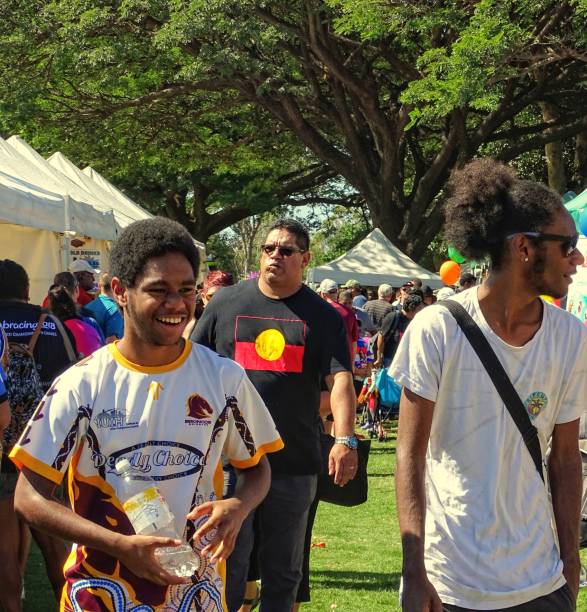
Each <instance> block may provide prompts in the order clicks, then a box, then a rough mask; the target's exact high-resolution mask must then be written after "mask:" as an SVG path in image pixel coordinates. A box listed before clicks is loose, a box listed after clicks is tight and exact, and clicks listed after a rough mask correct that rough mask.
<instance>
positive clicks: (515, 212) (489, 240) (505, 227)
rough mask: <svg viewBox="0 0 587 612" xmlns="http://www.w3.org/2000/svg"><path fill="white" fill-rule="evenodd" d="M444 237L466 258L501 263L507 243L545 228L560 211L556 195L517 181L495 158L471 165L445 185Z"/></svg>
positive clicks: (532, 183)
mask: <svg viewBox="0 0 587 612" xmlns="http://www.w3.org/2000/svg"><path fill="white" fill-rule="evenodd" d="M448 194H449V195H448V198H447V200H446V203H445V225H444V236H445V238H446V240H447V241H448V243H449V244H451V245H453V246H454V247H455V248H456V249H458V250H459V252H460V253H462V254H463V255H464V256H465V257H467V258H468V259H482V258H483V257H485V256H489V258H490V260H491V265H492V267H493V268H499V267H500V265H501V264H502V262H503V258H504V253H505V240H506V238H507V237H508V236H509V235H511V234H515V233H518V232H534V231H538V230H540V229H541V228H542V227H543V226H544V225H547V224H548V223H549V222H550V221H551V220H552V218H553V216H554V215H555V213H556V212H557V210H559V209H560V208H561V206H562V203H561V199H560V196H559V195H558V194H557V193H555V192H554V191H552V190H551V189H549V188H548V187H546V186H545V185H541V184H540V183H535V182H533V181H527V180H521V179H519V178H518V177H517V175H516V173H515V172H514V171H513V170H511V169H510V168H508V167H507V166H505V165H504V164H502V163H500V162H497V161H495V160H493V159H488V158H486V159H479V160H475V161H472V162H471V163H469V164H467V165H466V166H464V167H463V168H462V169H461V170H457V171H456V172H455V173H454V174H453V176H452V177H451V179H450V181H449V184H448Z"/></svg>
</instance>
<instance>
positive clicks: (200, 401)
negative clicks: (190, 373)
mask: <svg viewBox="0 0 587 612" xmlns="http://www.w3.org/2000/svg"><path fill="white" fill-rule="evenodd" d="M213 413H214V410H212V406H210V404H209V403H208V402H207V400H205V399H204V398H203V397H202V396H201V395H199V394H198V393H194V394H193V395H190V396H189V397H188V399H187V402H186V411H185V414H186V416H187V417H190V418H191V419H197V420H199V421H202V420H209V419H210V417H211V416H212V414H213Z"/></svg>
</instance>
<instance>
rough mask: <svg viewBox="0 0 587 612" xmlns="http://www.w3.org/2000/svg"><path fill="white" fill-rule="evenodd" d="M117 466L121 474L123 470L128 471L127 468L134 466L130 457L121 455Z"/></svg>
mask: <svg viewBox="0 0 587 612" xmlns="http://www.w3.org/2000/svg"><path fill="white" fill-rule="evenodd" d="M115 467H116V471H117V472H118V473H119V474H122V473H123V472H126V471H127V470H130V469H131V467H132V466H131V464H130V461H129V460H128V459H125V458H124V457H121V458H120V459H118V460H117V461H116V464H115Z"/></svg>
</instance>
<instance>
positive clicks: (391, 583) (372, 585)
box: [312, 570, 401, 591]
mask: <svg viewBox="0 0 587 612" xmlns="http://www.w3.org/2000/svg"><path fill="white" fill-rule="evenodd" d="M400 578H401V574H400V573H399V572H389V573H377V572H344V571H340V572H339V571H334V570H323V571H315V570H312V580H313V581H315V582H316V583H318V585H319V586H321V587H325V588H330V589H341V590H349V591H390V590H392V589H395V590H397V589H399V581H400Z"/></svg>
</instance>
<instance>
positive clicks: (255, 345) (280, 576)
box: [192, 219, 357, 612]
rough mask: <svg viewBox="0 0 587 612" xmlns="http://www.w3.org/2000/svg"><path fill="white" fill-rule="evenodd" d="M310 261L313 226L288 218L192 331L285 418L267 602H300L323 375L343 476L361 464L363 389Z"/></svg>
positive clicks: (270, 507)
mask: <svg viewBox="0 0 587 612" xmlns="http://www.w3.org/2000/svg"><path fill="white" fill-rule="evenodd" d="M309 261H310V252H309V236H308V232H307V230H306V228H305V227H304V226H303V225H301V224H300V223H299V222H297V221H295V220H291V219H280V220H278V221H276V222H275V223H274V224H273V225H272V226H271V228H270V229H269V233H268V234H267V237H266V239H265V242H264V244H263V245H262V247H261V261H260V276H259V279H258V280H249V281H244V282H241V283H239V284H238V285H236V286H234V287H227V288H226V289H223V290H222V292H220V293H219V294H218V295H217V296H215V297H214V299H213V300H212V301H211V302H210V304H209V305H208V307H207V308H206V310H205V311H204V315H203V316H202V318H201V319H200V320H199V321H198V324H197V326H196V328H195V330H194V333H193V335H192V338H193V339H194V340H195V341H196V342H199V343H202V344H205V345H206V346H208V347H210V348H212V349H214V350H216V351H217V352H218V353H220V354H221V355H224V356H226V357H230V358H232V359H234V360H235V361H237V362H238V363H240V365H242V366H243V368H245V370H246V372H247V375H248V376H249V378H250V379H251V380H252V382H253V384H254V385H255V387H256V388H257V391H259V393H260V395H261V397H262V398H263V400H264V401H265V404H266V405H267V407H268V408H269V411H270V413H271V415H272V416H273V419H274V421H275V424H276V425H277V428H278V430H279V433H280V435H281V437H282V439H283V441H284V443H285V448H284V449H283V450H282V451H280V452H278V453H274V454H273V456H272V457H271V458H270V463H271V471H272V483H271V488H270V491H269V494H268V495H267V498H266V499H265V502H263V504H262V505H261V506H259V508H258V509H257V510H256V514H257V518H258V522H259V526H260V537H261V541H260V543H259V544H260V546H259V549H260V559H259V565H260V570H261V579H262V591H261V606H262V609H263V610H264V611H265V612H277V611H279V612H281V611H284V610H291V608H292V605H293V604H294V600H295V595H296V591H297V586H298V583H299V581H300V579H301V575H302V571H301V564H302V556H303V544H304V536H305V530H306V519H307V515H308V510H309V507H310V504H311V503H312V501H313V499H314V496H315V492H316V483H317V474H318V473H319V472H320V470H321V459H320V447H319V432H318V423H319V417H318V414H319V412H318V410H319V403H320V384H321V381H322V380H323V379H326V381H327V383H328V384H329V385H330V386H331V390H332V396H331V397H332V412H333V415H334V427H335V432H336V436H337V437H336V441H337V443H336V444H334V447H333V451H332V453H331V455H330V470H331V473H332V474H334V477H335V482H336V483H337V484H339V485H341V486H344V485H345V484H346V483H347V482H348V481H349V480H350V479H352V478H353V477H354V476H355V473H356V468H357V453H356V444H357V441H356V438H355V436H354V416H355V395H354V388H353V380H352V374H351V362H350V356H349V350H348V344H347V337H346V330H345V327H344V325H343V322H342V319H341V317H340V316H339V314H338V313H337V312H336V311H335V310H334V309H333V308H332V307H331V306H330V305H329V304H327V303H326V302H325V301H324V300H322V299H321V298H320V297H319V296H318V295H317V294H316V293H314V292H313V291H312V290H311V289H309V288H308V287H306V286H305V285H303V283H302V277H303V273H304V271H305V269H306V266H307V265H308V263H309ZM251 522H252V521H251V520H250V521H249V522H246V523H245V524H243V528H242V529H241V533H240V535H239V539H238V541H237V545H236V547H235V552H234V553H233V554H232V556H231V557H230V559H229V562H228V569H227V571H228V577H227V601H228V607H229V610H230V611H231V612H232V610H236V609H238V608H239V607H240V604H241V603H242V598H243V592H244V584H245V581H246V576H247V567H248V560H249V554H250V550H251V546H252V529H251V527H252V525H251Z"/></svg>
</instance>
